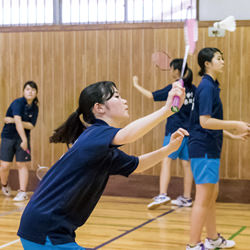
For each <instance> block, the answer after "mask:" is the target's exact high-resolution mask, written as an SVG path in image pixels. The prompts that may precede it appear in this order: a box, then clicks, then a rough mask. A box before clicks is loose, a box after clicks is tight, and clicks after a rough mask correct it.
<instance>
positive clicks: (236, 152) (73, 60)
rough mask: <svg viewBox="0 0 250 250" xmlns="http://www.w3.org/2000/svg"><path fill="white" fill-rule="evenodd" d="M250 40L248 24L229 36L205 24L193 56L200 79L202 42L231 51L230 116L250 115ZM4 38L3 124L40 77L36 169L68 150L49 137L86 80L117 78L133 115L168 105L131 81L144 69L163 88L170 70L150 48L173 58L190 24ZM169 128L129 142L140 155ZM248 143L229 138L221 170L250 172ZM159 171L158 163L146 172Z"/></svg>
mask: <svg viewBox="0 0 250 250" xmlns="http://www.w3.org/2000/svg"><path fill="white" fill-rule="evenodd" d="M249 40H250V28H249V27H248V26H246V27H244V26H242V27H238V28H237V30H236V32H234V33H229V32H227V33H226V36H225V37H224V38H210V37H208V34H207V27H200V28H199V40H198V43H197V50H196V52H195V54H194V55H193V56H189V58H188V63H189V66H190V67H191V69H192V70H193V75H194V82H195V83H196V85H197V86H198V84H199V82H200V79H201V78H200V77H199V76H198V75H197V74H198V70H199V67H198V65H197V55H198V52H199V50H200V49H201V48H203V47H205V46H206V47H207V46H213V47H218V48H219V49H221V50H222V51H223V52H224V55H225V70H224V73H223V75H222V76H221V77H220V82H221V88H222V93H221V96H222V101H223V104H224V113H225V118H226V119H234V120H240V119H242V120H246V121H248V122H250V120H249V117H250V115H249V112H250V111H249V91H250V88H249V81H250V75H249V74H250V73H249V70H248V64H249V63H248V61H249V56H250V47H249ZM0 45H1V48H0V52H1V55H2V57H1V61H0V66H1V67H0V88H1V94H0V97H1V98H0V99H1V100H0V104H1V106H0V117H1V124H0V126H1V128H2V125H3V121H2V120H3V117H4V115H5V113H6V110H7V107H8V106H9V104H10V103H11V102H12V101H13V100H14V98H17V97H20V96H21V95H22V87H23V84H24V82H25V81H27V80H30V79H33V80H35V81H37V83H38V87H39V95H38V97H39V99H40V114H39V117H38V123H37V126H36V128H35V129H34V131H32V143H33V144H32V146H33V153H32V157H33V159H34V165H33V169H35V168H36V164H37V163H38V162H39V163H41V164H43V165H52V164H53V163H54V162H55V161H56V160H58V159H59V157H61V155H62V154H63V153H64V152H65V151H66V146H65V145H62V144H49V143H48V138H49V136H50V135H51V134H52V132H53V130H54V129H55V128H56V127H58V126H59V125H60V124H61V123H62V122H63V121H64V120H65V119H66V118H67V117H68V115H69V113H71V112H72V111H73V110H74V109H75V108H76V107H77V102H78V97H79V94H80V91H81V90H82V89H83V88H84V87H85V86H86V85H88V84H90V83H93V82H96V81H98V80H103V79H104V78H106V79H108V80H112V81H114V82H115V83H117V85H118V88H119V90H120V92H121V95H122V97H124V98H126V99H127V101H128V105H129V111H130V121H132V120H135V119H138V118H139V117H142V116H144V115H146V114H147V113H149V112H152V111H153V110H156V109H158V108H159V107H161V106H162V105H163V103H151V101H150V100H147V99H146V98H145V97H142V95H141V94H140V93H139V92H138V91H136V90H135V89H134V88H133V87H132V76H133V75H138V77H139V83H140V84H142V85H143V86H144V87H146V88H147V89H149V90H150V91H154V90H156V89H160V88H163V87H164V86H166V84H168V83H170V82H171V79H170V76H169V72H166V71H160V70H159V69H158V68H156V67H154V66H153V65H152V64H151V54H152V53H153V52H154V51H158V50H165V51H168V52H170V53H171V55H172V56H173V58H174V57H183V54H184V38H183V28H169V29H164V28H161V29H130V30H129V29H120V30H118V29H117V30H101V31H99V30H88V31H84V30H83V31H70V32H64V31H57V32H23V33H17V32H16V33H14V32H13V33H1V35H0ZM16 86H17V87H16ZM14 87H15V88H14ZM237 104H239V105H237ZM164 129H165V122H162V123H161V124H160V125H158V126H157V128H156V129H154V130H153V132H151V133H149V134H148V135H146V136H145V137H144V138H143V139H141V140H139V141H137V142H135V143H132V144H131V145H128V146H126V147H124V150H125V151H126V152H128V153H129V154H134V155H140V154H143V153H146V152H147V151H151V150H154V149H156V148H159V147H161V145H162V141H163V137H164ZM38 141H39V142H38ZM249 143H250V142H249V141H248V142H247V143H239V142H236V141H232V140H226V139H225V143H224V147H223V153H222V161H221V162H222V168H221V177H222V178H229V179H231V178H233V179H247V180H248V179H250V174H249V173H250V172H249V164H248V163H249V161H250V155H249V146H250V144H249ZM172 165H173V166H172V174H173V175H176V176H182V174H183V173H182V168H180V167H179V162H178V161H175V162H174V163H173V164H172ZM159 173H160V167H159V164H158V165H156V166H155V167H154V168H153V169H152V170H150V171H146V172H145V174H148V175H159Z"/></svg>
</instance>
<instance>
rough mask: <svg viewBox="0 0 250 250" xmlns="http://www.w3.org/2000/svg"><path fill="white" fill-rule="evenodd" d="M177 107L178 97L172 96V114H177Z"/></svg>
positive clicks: (178, 103)
mask: <svg viewBox="0 0 250 250" xmlns="http://www.w3.org/2000/svg"><path fill="white" fill-rule="evenodd" d="M179 105H180V97H179V96H174V99H173V102H172V107H171V110H172V112H174V113H176V112H178V111H179V110H180V109H179Z"/></svg>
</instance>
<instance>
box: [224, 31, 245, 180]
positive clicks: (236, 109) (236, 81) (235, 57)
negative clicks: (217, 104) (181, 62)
mask: <svg viewBox="0 0 250 250" xmlns="http://www.w3.org/2000/svg"><path fill="white" fill-rule="evenodd" d="M227 39H229V41H230V42H229V47H228V48H226V49H225V51H226V52H227V53H228V56H227V60H228V62H227V61H226V62H225V63H226V66H225V71H224V73H225V72H227V70H229V71H230V77H229V79H228V82H229V86H228V90H229V97H228V98H229V101H228V106H227V107H224V109H228V111H229V119H230V120H239V119H240V112H241V111H240V106H239V105H240V103H241V98H240V70H241V60H240V57H241V55H240V53H239V52H240V50H239V48H240V46H241V44H240V40H241V32H240V29H236V31H235V32H234V33H233V34H227ZM236 89H237V91H235V90H236ZM228 150H229V152H234V153H233V154H231V153H229V154H228V161H229V162H230V166H231V167H229V168H228V171H227V174H228V175H227V176H228V177H229V178H238V177H239V167H240V166H239V160H240V151H239V142H234V141H230V142H228Z"/></svg>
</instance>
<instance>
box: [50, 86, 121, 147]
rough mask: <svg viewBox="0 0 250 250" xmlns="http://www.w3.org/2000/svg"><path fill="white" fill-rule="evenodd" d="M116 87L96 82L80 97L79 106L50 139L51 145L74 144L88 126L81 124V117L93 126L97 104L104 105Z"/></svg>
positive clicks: (83, 91)
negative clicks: (94, 110) (93, 110)
mask: <svg viewBox="0 0 250 250" xmlns="http://www.w3.org/2000/svg"><path fill="white" fill-rule="evenodd" d="M115 88H116V85H115V83H114V82H111V81H102V82H96V83H93V84H91V85H89V86H88V87H86V88H85V89H84V90H82V92H81V94H80V97H79V106H78V108H77V110H76V111H75V112H73V113H72V114H71V115H70V116H69V117H68V119H67V120H66V121H65V122H64V123H63V124H62V125H61V126H59V127H58V128H57V129H56V130H55V131H54V134H53V135H52V136H51V137H50V138H49V140H50V142H51V143H59V142H61V143H66V144H67V145H69V144H72V143H74V142H75V141H76V140H77V138H78V137H79V136H80V135H81V133H82V132H83V131H84V130H85V129H86V126H85V125H84V124H83V123H82V122H81V120H80V115H82V117H83V120H84V121H85V122H86V123H89V124H93V123H94V122H95V116H94V114H93V112H92V109H93V107H94V105H95V104H96V103H100V104H104V103H105V102H106V101H108V100H109V99H110V98H111V97H112V96H113V95H114V93H115Z"/></svg>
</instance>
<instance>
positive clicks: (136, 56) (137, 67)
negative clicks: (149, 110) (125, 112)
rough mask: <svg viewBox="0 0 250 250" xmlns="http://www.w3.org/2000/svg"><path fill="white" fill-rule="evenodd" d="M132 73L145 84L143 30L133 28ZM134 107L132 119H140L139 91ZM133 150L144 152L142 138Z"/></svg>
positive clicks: (134, 151)
mask: <svg viewBox="0 0 250 250" xmlns="http://www.w3.org/2000/svg"><path fill="white" fill-rule="evenodd" d="M131 35H132V40H131V42H132V45H131V46H132V75H133V76H134V75H137V76H138V78H139V84H140V85H142V84H143V72H142V69H143V66H142V63H143V61H142V53H143V51H142V43H143V39H144V37H143V31H142V30H132V31H131ZM130 105H131V107H132V109H130V110H132V116H131V118H132V120H135V119H138V118H140V117H142V116H143V115H144V113H143V97H142V95H141V94H140V93H139V92H138V91H134V92H133V99H132V102H131V103H130ZM131 150H132V152H133V154H134V155H140V154H141V153H142V138H141V139H139V140H137V141H136V142H134V143H132V144H131Z"/></svg>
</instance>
